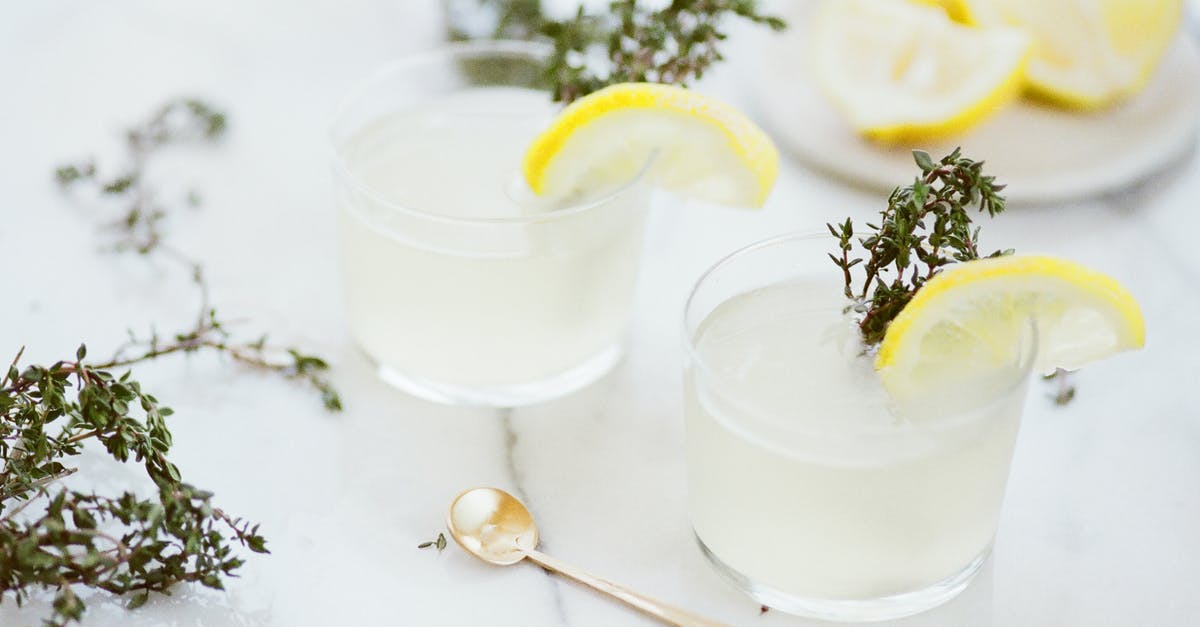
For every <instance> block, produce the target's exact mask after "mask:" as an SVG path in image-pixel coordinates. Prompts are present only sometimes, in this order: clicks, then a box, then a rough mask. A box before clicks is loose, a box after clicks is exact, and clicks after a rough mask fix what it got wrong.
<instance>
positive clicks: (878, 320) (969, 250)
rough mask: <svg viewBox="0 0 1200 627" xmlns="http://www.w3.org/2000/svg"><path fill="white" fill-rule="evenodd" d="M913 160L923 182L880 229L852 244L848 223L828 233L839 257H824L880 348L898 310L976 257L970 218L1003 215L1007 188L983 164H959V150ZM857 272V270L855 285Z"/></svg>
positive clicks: (867, 336) (895, 203)
mask: <svg viewBox="0 0 1200 627" xmlns="http://www.w3.org/2000/svg"><path fill="white" fill-rule="evenodd" d="M913 159H914V160H915V161H916V164H917V167H919V168H920V169H921V175H920V176H918V177H916V178H915V179H914V180H913V183H912V185H909V186H907V187H897V188H896V189H895V190H894V191H893V192H892V194H891V196H890V197H889V198H888V204H887V208H885V209H884V210H882V211H881V212H880V218H879V223H878V224H873V223H870V222H868V223H866V226H867V228H868V229H870V232H869V233H868V234H867V235H866V236H864V237H857V238H856V237H855V235H854V224H853V222H852V221H851V219H850V218H846V221H845V222H843V223H841V224H832V223H831V224H827V225H826V226H828V228H829V232H830V233H832V234H833V236H834V237H836V238H837V239H838V253H837V254H834V253H830V254H829V257H830V259H832V260H833V263H834V264H836V265H837V266H838V268H840V269H841V271H842V276H843V280H844V282H845V288H844V292H845V295H846V298H849V299H850V300H851V301H852V304H851V305H850V307H851V308H852V309H853V311H855V312H857V313H858V314H859V315H860V318H859V322H858V326H859V330H860V331H861V332H862V336H863V340H864V341H865V343H866V344H867V345H869V346H870V345H875V344H878V343H879V342H881V341H882V340H883V336H884V334H885V333H886V332H887V327H888V325H889V324H890V323H891V321H892V320H893V319H895V317H896V316H897V315H898V314H899V313H900V310H901V309H903V308H904V306H905V305H907V304H908V302H909V301H910V300H912V297H913V295H914V294H916V292H917V290H919V289H921V286H923V285H924V284H925V282H926V281H928V280H929V279H931V278H933V276H934V275H936V274H937V273H938V272H939V271H940V270H941V269H942V268H943V267H945V266H946V265H949V264H952V263H958V262H963V261H970V260H972V259H978V258H979V257H980V253H979V227H977V226H975V227H973V225H972V218H971V213H972V210H974V211H977V212H980V213H987V214H988V216H989V217H994V216H995V215H996V214H998V213H1001V212H1002V211H1004V208H1005V203H1004V197H1003V196H1001V195H1000V192H1001V191H1002V190H1003V189H1004V185H1000V184H998V183H996V182H995V177H992V176H987V175H984V174H983V162H982V161H974V160H972V159H968V158H966V157H963V156H962V152H961V150H960V149H958V148H956V149H955V150H954V152H952V153H950V154H949V155H947V156H945V157H943V158H942V159H941V160H940V161H936V162H935V161H934V160H933V159H932V158H931V157H930V156H929V154H928V153H925V152H922V151H920V150H914V151H913ZM1012 252H1013V251H1012V249H1007V250H997V251H995V252H992V253H990V254H988V255H987V256H988V257H999V256H1001V255H1008V254H1011V253H1012ZM860 264H861V265H860ZM856 267H857V268H860V269H861V270H860V271H858V272H857V274H859V275H860V276H857V277H856V276H855V274H856V271H855V270H854V269H855V268H856Z"/></svg>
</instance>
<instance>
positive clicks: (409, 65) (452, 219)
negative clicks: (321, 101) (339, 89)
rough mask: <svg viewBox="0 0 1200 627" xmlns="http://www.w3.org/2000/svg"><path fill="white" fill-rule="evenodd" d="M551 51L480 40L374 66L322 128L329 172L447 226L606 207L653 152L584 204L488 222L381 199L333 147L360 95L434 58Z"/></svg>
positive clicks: (643, 173)
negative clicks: (340, 126) (341, 124)
mask: <svg viewBox="0 0 1200 627" xmlns="http://www.w3.org/2000/svg"><path fill="white" fill-rule="evenodd" d="M551 52H553V47H552V46H551V45H550V44H547V43H542V42H531V41H520V40H512V39H481V40H471V41H460V42H452V43H449V44H445V45H442V46H440V47H437V48H433V49H429V50H424V51H421V52H416V53H413V54H409V55H406V56H403V57H400V58H398V59H394V60H392V61H390V62H388V63H385V64H383V65H382V66H380V67H378V68H376V69H375V70H374V71H372V72H371V73H370V74H368V75H367V76H366V78H363V79H360V80H359V81H358V82H357V83H355V84H354V86H353V87H351V88H350V89H349V91H347V92H346V94H345V95H343V96H342V98H341V99H340V100H339V101H338V105H337V107H336V108H335V109H334V113H333V116H332V117H331V118H330V121H329V122H328V124H327V125H326V128H327V129H328V131H327V134H326V140H327V144H326V146H327V149H328V150H329V152H330V160H331V161H332V162H333V168H334V171H335V172H336V174H337V175H338V176H339V177H341V178H342V179H343V180H344V181H346V183H347V184H349V185H350V186H351V187H352V188H354V190H355V191H356V192H358V193H360V194H363V195H364V196H366V197H368V198H370V199H371V201H372V202H375V203H378V204H379V205H380V206H383V207H386V208H387V209H389V210H391V211H395V212H397V213H403V214H408V215H411V216H415V217H418V218H421V219H424V220H430V221H434V222H443V223H448V224H458V225H474V226H503V225H522V224H531V223H539V222H548V221H553V220H556V219H559V218H565V217H569V216H573V215H576V214H580V213H586V212H588V211H591V210H594V209H599V208H601V207H604V206H608V205H610V204H611V203H612V202H613V201H615V200H616V199H618V198H620V197H622V196H625V195H626V194H628V193H630V192H631V191H632V190H633V189H634V188H635V187H637V186H638V185H639V184H640V183H641V182H642V181H643V180H645V179H646V178H647V175H648V173H649V171H650V169H651V168H652V167H653V165H654V162H655V161H656V157H657V153H655V154H651V155H650V157H649V158H648V159H647V160H646V162H645V163H644V164H642V166H641V168H639V169H638V171H637V173H636V174H634V175H633V177H631V178H630V179H629V180H628V181H625V182H624V183H622V184H621V185H619V186H617V187H616V188H614V189H612V190H610V191H608V192H606V193H604V194H601V195H599V196H596V197H594V198H589V199H587V200H584V201H581V202H578V203H572V204H568V205H566V206H563V207H558V208H556V209H552V210H550V211H542V212H539V213H533V214H529V215H519V216H503V217H494V218H478V217H462V216H450V215H445V214H440V213H435V212H432V211H426V210H423V209H418V208H416V207H413V206H411V205H410V204H408V203H399V202H395V201H392V200H389V199H387V198H384V197H383V196H382V195H381V194H380V193H379V192H378V190H376V189H375V188H374V187H372V186H371V185H368V184H367V183H366V182H365V181H363V180H362V179H361V178H359V177H358V176H356V175H355V174H354V173H353V172H352V171H351V170H350V167H349V165H348V164H347V163H346V159H345V157H344V156H343V154H342V151H341V149H340V147H339V145H338V141H337V138H336V136H335V131H334V129H335V128H336V127H337V125H338V123H339V122H340V121H342V119H343V118H344V117H345V116H346V115H347V113H348V111H349V110H350V108H351V106H352V104H353V103H355V102H357V101H358V100H360V99H361V98H363V97H365V95H366V93H367V92H368V91H369V90H370V89H372V88H373V87H377V86H378V85H380V84H383V83H385V82H387V81H388V80H389V79H391V78H394V77H395V76H396V75H398V74H402V73H404V72H405V71H408V70H411V69H413V68H416V67H419V66H420V65H422V64H424V63H430V62H433V61H437V60H439V59H451V58H462V57H474V56H497V55H511V56H525V57H528V58H536V57H539V56H541V57H544V56H548V55H549V54H550V53H551Z"/></svg>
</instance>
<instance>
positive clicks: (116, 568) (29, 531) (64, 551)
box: [0, 345, 268, 625]
mask: <svg viewBox="0 0 1200 627" xmlns="http://www.w3.org/2000/svg"><path fill="white" fill-rule="evenodd" d="M23 350H24V349H22V351H19V352H18V353H17V355H16V357H15V358H14V359H13V361H12V364H11V365H10V366H9V368H8V370H7V372H6V373H5V374H4V376H3V378H0V602H3V600H4V599H5V598H6V596H7V595H8V594H10V593H11V594H12V595H13V597H14V600H15V602H16V603H17V604H18V605H21V604H23V603H24V602H25V601H27V600H28V598H29V595H30V593H31V592H32V591H33V590H35V589H49V590H53V591H54V593H55V597H54V602H53V606H52V610H51V615H50V616H49V617H48V618H47V619H46V621H45V622H46V624H49V625H65V624H67V623H70V622H72V621H78V620H80V619H81V618H82V616H83V613H84V610H85V607H84V603H83V601H82V600H81V599H80V598H79V597H78V595H76V593H75V591H74V590H73V586H77V585H82V586H87V587H90V588H96V589H99V590H104V591H107V592H110V593H112V594H118V595H124V594H129V595H130V596H129V597H128V602H127V606H128V607H130V608H135V607H138V606H140V605H142V604H144V603H145V602H146V601H147V600H148V598H149V594H150V593H151V592H159V593H163V594H167V593H169V590H170V588H171V587H172V586H174V585H175V584H178V583H182V582H198V583H200V584H202V585H204V586H207V587H210V588H217V589H221V588H223V583H222V580H223V579H224V578H225V577H231V576H235V572H236V571H237V570H238V568H240V567H241V566H242V564H243V563H244V562H243V560H242V559H241V558H240V557H238V556H236V555H235V554H234V550H235V546H241V547H244V548H246V549H248V550H249V551H251V552H255V553H267V552H268V551H267V548H266V540H265V539H264V538H263V537H262V536H261V535H259V533H258V525H255V524H252V523H250V522H247V521H244V520H242V519H240V518H235V517H233V516H231V515H229V514H227V513H225V512H224V511H223V510H221V509H219V508H217V507H214V506H213V504H212V496H213V495H212V493H211V492H208V491H205V490H202V489H199V488H197V487H195V486H193V485H191V484H188V483H185V482H184V481H183V478H182V475H181V473H180V470H179V468H178V467H177V466H176V465H175V464H174V463H172V462H171V461H170V460H169V459H168V457H167V455H168V453H169V452H170V448H171V445H172V436H171V432H170V430H169V429H168V428H167V424H166V418H167V417H168V416H170V415H171V414H172V411H171V409H170V408H169V407H166V406H163V405H161V404H160V403H159V401H158V399H157V398H155V397H154V396H153V395H152V394H150V393H148V392H146V391H144V390H143V389H142V387H141V385H140V384H139V383H138V382H137V381H134V380H132V379H131V378H130V372H129V371H126V372H125V373H124V374H122V375H121V376H119V377H117V376H114V375H113V374H112V373H111V372H110V371H109V366H110V365H111V364H102V365H89V364H87V363H86V362H85V361H84V360H85V358H86V356H87V349H86V347H84V346H82V345H81V346H80V347H79V349H78V350H77V351H76V353H75V359H73V360H60V361H57V362H54V363H53V364H52V365H49V366H40V365H30V366H27V367H25V368H24V370H21V369H19V368H18V366H19V363H20V359H21V355H22V352H23ZM147 359H152V357H140V358H131V359H128V360H126V363H128V364H132V363H138V362H140V361H145V360H147ZM88 441H92V442H96V443H97V444H98V445H99V446H100V447H102V448H103V449H104V450H105V451H106V452H107V453H108V455H109V457H110V458H111V459H112V460H114V461H116V462H121V463H124V462H128V461H129V460H131V459H132V460H134V461H135V462H137V463H139V464H141V465H142V467H143V468H144V469H145V471H146V475H147V476H148V477H149V479H150V480H151V481H152V482H153V484H154V486H155V488H156V490H155V493H154V494H153V496H150V497H142V496H139V495H137V494H136V493H134V492H132V491H125V492H122V493H121V494H120V495H117V496H107V495H100V494H96V493H94V492H83V491H79V490H74V489H70V488H67V487H61V486H60V487H57V488H52V487H51V486H52V484H54V483H55V482H57V481H58V480H59V479H62V478H64V477H67V476H68V475H71V474H73V473H75V472H77V470H78V468H77V467H71V466H68V463H69V460H70V459H71V458H74V457H77V456H79V455H81V454H82V453H83V450H84V445H85V443H86V442H88ZM34 505H36V507H33V506H34Z"/></svg>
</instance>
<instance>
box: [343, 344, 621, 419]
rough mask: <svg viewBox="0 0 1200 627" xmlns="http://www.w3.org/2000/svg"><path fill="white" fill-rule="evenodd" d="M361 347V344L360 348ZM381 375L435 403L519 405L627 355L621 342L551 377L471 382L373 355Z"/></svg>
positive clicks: (571, 385)
mask: <svg viewBox="0 0 1200 627" xmlns="http://www.w3.org/2000/svg"><path fill="white" fill-rule="evenodd" d="M360 351H361V348H360ZM362 352H363V354H364V355H366V357H367V359H368V360H370V361H371V363H372V364H374V365H375V371H376V373H377V374H378V375H379V378H380V379H383V380H384V382H386V383H387V384H389V385H391V386H392V387H394V388H396V389H398V390H400V391H402V392H406V393H408V394H411V395H413V396H416V397H417V398H422V399H425V400H427V401H433V402H435V403H442V404H444V405H465V406H478V407H520V406H523V405H533V404H535V403H540V402H543V401H548V400H552V399H555V398H558V397H560V396H565V395H567V394H570V393H571V392H574V391H576V390H579V389H581V388H583V387H586V386H587V385H588V384H590V383H593V382H595V381H596V380H598V379H600V377H603V376H604V375H605V374H608V372H609V371H610V370H612V369H613V367H614V366H616V365H617V364H618V363H620V361H621V358H622V357H624V355H625V347H624V345H622V344H620V343H618V344H613V345H612V346H609V347H608V348H606V349H604V350H602V351H600V352H599V353H596V354H595V355H593V356H592V357H590V358H588V360H587V361H585V362H583V363H581V364H579V365H578V366H575V367H574V368H571V369H570V370H567V371H565V372H561V373H559V374H556V375H554V376H551V377H547V378H545V379H540V380H538V381H531V382H529V383H516V384H509V385H487V386H470V385H458V384H454V383H442V382H439V381H431V380H429V379H424V378H421V377H416V376H412V375H409V374H406V373H403V372H399V371H396V370H393V369H391V368H388V367H387V366H385V365H383V364H380V363H378V362H376V361H375V360H374V359H371V356H370V355H369V354H367V353H366V351H362Z"/></svg>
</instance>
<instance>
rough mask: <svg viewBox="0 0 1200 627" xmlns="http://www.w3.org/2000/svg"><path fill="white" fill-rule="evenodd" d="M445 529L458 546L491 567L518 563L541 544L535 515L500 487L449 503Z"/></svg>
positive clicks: (477, 490)
mask: <svg viewBox="0 0 1200 627" xmlns="http://www.w3.org/2000/svg"><path fill="white" fill-rule="evenodd" d="M446 526H447V528H449V529H450V535H451V536H452V537H453V538H454V541H455V542H457V543H458V545H459V546H461V547H462V548H464V549H466V550H467V552H468V553H470V554H471V555H474V556H475V557H478V558H479V559H481V560H483V561H485V562H487V563H489V564H497V565H500V566H508V565H510V564H516V563H517V562H519V561H521V560H523V559H525V555H526V553H525V552H526V551H528V550H532V549H535V548H537V544H538V531H537V525H535V524H534V522H533V515H531V514H530V513H529V510H528V509H526V508H525V504H524V503H522V502H521V501H520V500H518V499H517V497H515V496H513V495H511V494H509V493H508V492H505V491H504V490H501V489H499V488H472V489H470V490H464V491H463V492H460V493H459V494H458V496H456V497H454V501H453V502H452V503H450V513H449V515H448V516H447V519H446Z"/></svg>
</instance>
